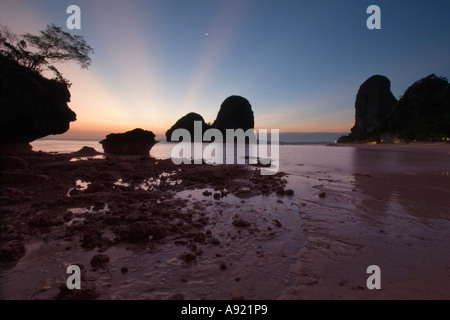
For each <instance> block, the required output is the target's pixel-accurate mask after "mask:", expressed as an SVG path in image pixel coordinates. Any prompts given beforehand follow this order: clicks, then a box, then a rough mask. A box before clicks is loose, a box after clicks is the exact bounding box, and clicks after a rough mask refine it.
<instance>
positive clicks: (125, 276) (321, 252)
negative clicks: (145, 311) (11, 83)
mask: <svg viewBox="0 0 450 320" xmlns="http://www.w3.org/2000/svg"><path fill="white" fill-rule="evenodd" d="M71 159H72V157H71V156H66V155H48V154H44V153H39V154H35V155H33V156H27V157H20V158H19V157H2V176H1V219H2V230H1V246H2V269H1V276H0V298H1V299H56V298H60V299H72V298H75V299H81V298H88V299H94V298H95V299H152V300H153V299H213V300H214V299H254V300H260V299H269V300H272V299H289V300H291V299H294V300H296V299H449V298H450V257H449V255H448V254H447V253H448V244H449V243H450V221H449V220H450V212H449V210H448V208H449V205H450V188H449V186H450V161H449V160H450V145H448V144H423V145H422V144H410V145H356V146H355V145H346V146H338V147H326V146H282V148H280V171H281V172H280V173H279V174H278V175H276V176H261V175H259V172H258V168H256V167H247V166H234V165H223V166H209V165H183V166H175V165H174V164H173V163H171V161H170V160H155V159H151V158H150V159H147V158H139V157H107V158H106V159H104V158H102V159H91V160H83V161H70V160H71ZM72 160H75V159H72ZM99 255H103V256H99ZM94 256H97V258H96V259H94V260H92V259H93V258H94ZM98 261H101V262H100V263H98ZM70 264H78V265H80V266H82V290H81V291H76V290H72V291H70V290H67V289H66V287H65V285H66V279H67V277H68V275H67V274H66V268H67V266H68V265H70ZM370 265H377V266H379V267H380V270H381V289H380V290H369V289H368V288H367V286H366V280H367V278H368V277H369V276H370V274H367V272H366V271H367V267H368V266H370Z"/></svg>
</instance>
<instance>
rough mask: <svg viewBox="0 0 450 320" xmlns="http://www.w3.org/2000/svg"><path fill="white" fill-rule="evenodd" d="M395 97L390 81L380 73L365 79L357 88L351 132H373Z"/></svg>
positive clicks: (392, 104)
mask: <svg viewBox="0 0 450 320" xmlns="http://www.w3.org/2000/svg"><path fill="white" fill-rule="evenodd" d="M396 102H397V99H396V98H395V97H394V95H393V94H392V92H391V81H390V80H389V79H388V78H387V77H385V76H382V75H375V76H372V77H370V78H369V79H367V80H366V81H365V82H364V83H363V84H362V85H361V86H360V88H359V90H358V94H357V95H356V102H355V110H356V114H355V126H354V127H353V128H352V129H351V132H352V133H353V134H356V135H357V134H367V133H371V132H373V131H374V130H375V129H376V128H377V126H378V125H379V124H380V123H381V121H382V120H383V119H384V118H385V117H386V115H387V114H388V113H389V111H391V109H392V107H393V106H394V104H395V103H396Z"/></svg>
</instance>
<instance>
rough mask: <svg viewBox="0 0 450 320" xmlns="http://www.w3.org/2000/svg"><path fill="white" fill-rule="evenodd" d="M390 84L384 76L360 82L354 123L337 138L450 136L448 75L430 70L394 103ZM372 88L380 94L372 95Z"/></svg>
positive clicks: (388, 139)
mask: <svg viewBox="0 0 450 320" xmlns="http://www.w3.org/2000/svg"><path fill="white" fill-rule="evenodd" d="M383 78H384V79H383ZM369 80H370V81H369ZM389 86H390V83H389V80H388V79H387V78H385V77H381V76H374V77H372V78H370V79H368V80H367V81H366V82H365V83H364V84H363V85H362V86H361V88H360V91H359V92H358V96H357V101H356V123H355V126H354V127H353V129H352V133H351V134H350V135H348V136H343V137H341V138H339V140H338V142H364V141H368V140H371V141H379V142H381V141H383V142H391V141H405V142H408V141H412V140H418V141H448V140H447V139H450V84H449V83H448V80H447V79H446V78H443V77H438V76H436V75H435V74H431V75H429V76H428V77H425V78H423V79H421V80H419V81H417V82H415V83H414V84H413V85H412V86H410V87H409V88H408V89H407V90H406V91H405V94H404V95H403V96H402V97H401V98H400V100H399V101H398V102H396V103H395V104H394V105H393V106H392V107H388V106H389V105H390V104H391V103H392V102H393V101H394V100H392V97H390V95H391V93H390V90H388V88H389ZM388 91H389V92H388ZM370 92H373V93H375V92H378V95H379V97H377V98H370V96H372V95H369V94H368V93H370ZM383 97H384V98H383ZM366 100H367V102H366ZM370 101H372V102H370ZM371 106H372V107H371ZM376 106H378V107H376ZM374 109H375V111H377V110H378V111H377V112H375V111H374ZM383 114H384V115H383Z"/></svg>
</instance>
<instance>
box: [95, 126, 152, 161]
mask: <svg viewBox="0 0 450 320" xmlns="http://www.w3.org/2000/svg"><path fill="white" fill-rule="evenodd" d="M156 143H158V141H156V140H155V134H154V133H153V132H151V131H147V130H143V129H134V130H132V131H127V132H125V133H111V134H109V135H107V136H106V139H104V140H102V141H100V144H101V145H102V146H103V150H104V151H105V153H111V154H118V155H143V156H148V155H149V152H150V149H151V148H152V147H153V146H154V145H155V144H156Z"/></svg>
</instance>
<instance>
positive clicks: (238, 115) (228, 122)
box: [213, 96, 255, 135]
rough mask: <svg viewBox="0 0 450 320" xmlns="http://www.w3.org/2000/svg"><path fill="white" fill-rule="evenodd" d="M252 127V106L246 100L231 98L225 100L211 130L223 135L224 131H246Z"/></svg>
mask: <svg viewBox="0 0 450 320" xmlns="http://www.w3.org/2000/svg"><path fill="white" fill-rule="evenodd" d="M254 127H255V120H254V115H253V111H252V106H251V105H250V102H249V101H248V100H247V99H245V98H243V97H240V96H231V97H228V98H227V99H225V101H224V102H223V103H222V105H221V106H220V110H219V113H218V114H217V118H216V120H215V121H214V123H213V128H216V129H219V130H220V131H221V132H222V133H223V134H224V135H225V132H226V129H234V130H236V129H243V130H244V131H247V130H248V129H252V128H254Z"/></svg>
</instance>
